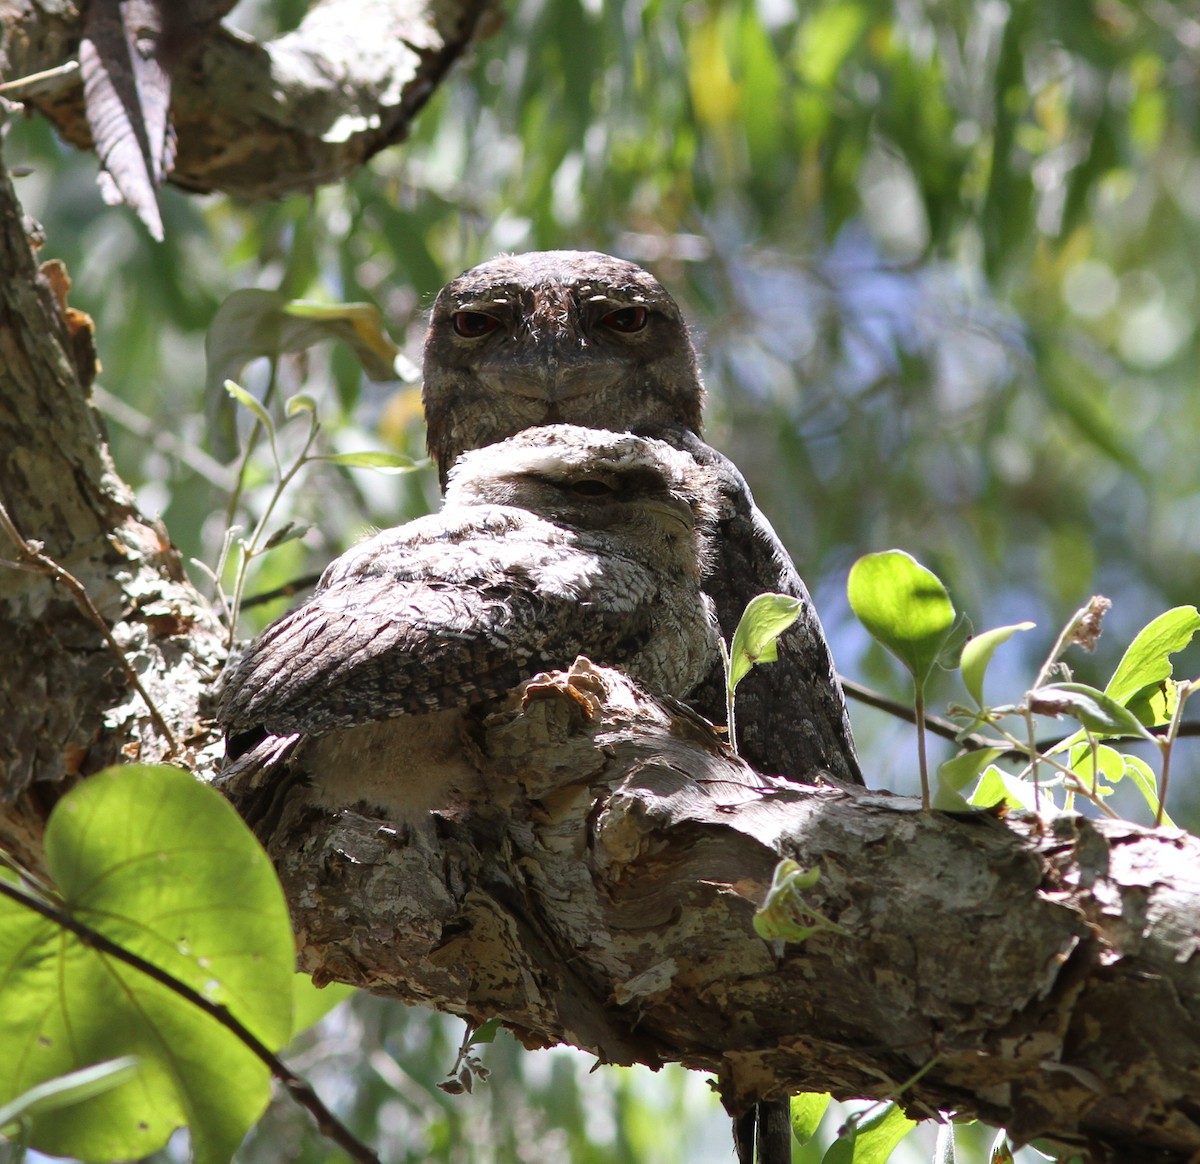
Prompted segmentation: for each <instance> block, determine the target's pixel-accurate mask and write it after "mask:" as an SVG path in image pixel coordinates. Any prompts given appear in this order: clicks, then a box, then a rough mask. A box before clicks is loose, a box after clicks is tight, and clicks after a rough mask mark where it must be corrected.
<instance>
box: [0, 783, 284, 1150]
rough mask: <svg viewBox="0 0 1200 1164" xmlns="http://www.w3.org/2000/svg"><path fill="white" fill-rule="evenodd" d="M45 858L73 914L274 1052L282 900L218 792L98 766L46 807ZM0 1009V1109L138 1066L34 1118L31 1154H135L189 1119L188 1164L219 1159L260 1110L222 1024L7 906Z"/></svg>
mask: <svg viewBox="0 0 1200 1164" xmlns="http://www.w3.org/2000/svg"><path fill="white" fill-rule="evenodd" d="M46 861H47V867H48V869H49V872H50V875H51V877H52V878H53V881H54V883H55V884H56V886H57V889H58V891H59V892H60V893H61V895H62V901H63V908H64V909H66V910H67V911H68V912H69V913H70V914H71V915H72V916H74V917H75V918H77V919H78V920H79V921H80V922H83V923H84V924H86V925H88V926H90V927H92V928H93V929H95V930H97V931H99V932H101V933H103V934H104V935H106V936H107V937H108V938H110V939H112V940H113V941H114V942H117V943H118V944H120V945H121V946H123V947H124V948H126V949H128V950H130V951H131V952H133V953H136V954H138V955H140V956H141V957H143V958H145V959H146V960H147V961H149V962H151V963H153V964H154V965H155V966H157V967H159V968H160V969H161V970H163V971H164V972H166V973H167V974H169V975H171V976H172V977H174V978H176V979H178V980H179V981H181V982H184V983H186V984H187V985H189V986H191V987H192V988H193V989H195V990H196V991H197V992H199V993H200V994H202V995H203V996H204V997H205V998H207V999H208V1000H209V1001H211V1002H213V1003H215V1004H219V1005H223V1006H225V1007H227V1008H228V1009H229V1010H230V1011H231V1012H232V1013H233V1014H234V1015H235V1016H236V1017H238V1018H239V1019H241V1021H242V1022H243V1023H245V1024H246V1026H247V1027H249V1029H250V1030H251V1031H253V1032H254V1033H255V1034H256V1035H257V1037H258V1038H260V1039H261V1040H262V1041H263V1042H265V1043H266V1044H267V1045H268V1046H272V1047H278V1046H281V1045H282V1044H283V1043H284V1042H285V1041H286V1039H287V1037H288V1035H289V1033H290V1028H291V1000H292V988H291V978H292V974H293V959H294V947H293V940H292V934H291V926H290V923H289V921H288V913H287V907H286V905H285V903H284V900H283V894H282V891H281V889H280V887H279V882H278V880H277V879H276V877H275V873H274V870H273V869H272V867H271V863H270V861H269V859H268V858H267V855H266V854H265V853H264V852H263V850H262V848H261V846H260V845H259V844H258V842H257V841H256V840H255V839H254V837H253V836H252V835H251V833H250V831H249V830H248V829H247V828H246V826H245V825H244V824H243V823H242V821H241V819H240V818H239V817H238V815H237V813H236V812H235V811H234V810H233V808H232V806H231V805H230V804H229V803H228V802H227V801H226V800H225V799H224V798H223V797H222V796H220V794H218V793H217V792H215V791H214V790H213V789H211V788H209V787H207V786H206V785H203V784H201V783H199V782H198V781H197V780H195V779H194V778H193V777H191V776H189V775H187V774H186V773H184V772H182V771H180V770H179V769H176V768H167V767H151V766H145V765H126V766H124V767H119V768H110V769H106V770H105V771H103V772H100V773H98V774H97V775H95V776H91V777H89V778H88V779H87V780H85V781H83V782H82V783H81V784H79V785H78V786H77V787H75V788H74V789H72V790H71V791H70V792H69V793H67V795H66V796H64V797H63V799H62V800H61V801H60V802H59V803H58V805H57V806H56V807H55V809H54V812H53V813H52V814H51V817H50V822H49V826H48V828H47V831H46ZM0 1010H2V1011H3V1013H4V1016H5V1020H4V1039H5V1047H6V1054H5V1055H4V1056H0V1101H7V1100H8V1099H10V1098H11V1097H14V1096H16V1095H18V1094H20V1093H21V1092H23V1091H25V1090H27V1089H28V1088H29V1087H31V1086H34V1085H36V1084H38V1083H41V1082H44V1081H46V1080H49V1079H53V1078H56V1077H58V1076H61V1075H64V1074H66V1073H67V1072H70V1071H76V1070H79V1069H81V1068H86V1067H89V1066H92V1065H94V1064H96V1063H99V1062H103V1061H105V1060H110V1059H113V1058H116V1057H120V1056H125V1055H132V1056H135V1057H136V1058H137V1059H138V1070H137V1071H136V1073H135V1075H134V1077H133V1078H132V1079H131V1080H129V1081H127V1082H124V1083H122V1084H121V1085H120V1086H119V1087H117V1088H115V1089H114V1090H112V1091H109V1092H107V1093H106V1094H104V1095H103V1096H101V1097H99V1098H93V1099H85V1100H82V1101H81V1102H79V1103H75V1104H72V1105H71V1106H70V1107H68V1108H65V1109H63V1110H61V1111H57V1112H55V1113H54V1115H53V1117H52V1118H48V1117H47V1118H43V1117H41V1116H35V1117H34V1118H33V1119H32V1121H31V1124H32V1127H31V1134H30V1139H29V1142H30V1143H31V1144H32V1145H33V1146H34V1147H37V1148H38V1149H39V1150H41V1151H45V1152H50V1153H53V1154H58V1155H73V1156H80V1157H84V1158H86V1159H89V1160H114V1159H129V1158H140V1157H142V1156H145V1155H147V1154H149V1153H150V1152H152V1151H154V1150H156V1149H157V1148H158V1147H160V1146H161V1145H162V1144H163V1143H165V1141H166V1139H167V1137H169V1136H170V1134H171V1132H172V1131H173V1130H174V1129H175V1128H177V1127H180V1126H183V1125H187V1126H189V1127H190V1128H191V1131H192V1145H193V1152H194V1155H195V1159H196V1161H197V1164H224V1162H225V1161H227V1160H228V1159H229V1156H230V1154H231V1153H232V1151H233V1149H234V1148H235V1147H236V1146H237V1144H238V1142H239V1141H240V1140H241V1138H242V1137H243V1136H244V1135H245V1133H246V1130H247V1129H248V1128H249V1127H250V1125H251V1124H252V1123H253V1122H254V1121H255V1120H256V1119H257V1118H258V1116H259V1115H260V1114H261V1112H262V1110H263V1108H264V1107H265V1105H266V1102H267V1099H268V1096H269V1076H268V1072H267V1069H266V1067H265V1066H264V1065H263V1064H262V1063H261V1062H260V1061H259V1059H258V1058H257V1057H256V1056H255V1055H254V1054H252V1053H251V1052H250V1051H249V1050H248V1049H247V1048H246V1047H245V1046H244V1045H243V1044H242V1043H241V1042H240V1041H239V1040H238V1039H237V1038H236V1037H235V1036H234V1035H233V1034H232V1033H231V1032H229V1031H228V1030H227V1029H226V1028H225V1027H223V1026H222V1025H220V1024H219V1023H217V1022H216V1021H215V1020H214V1019H212V1018H210V1017H209V1016H208V1015H206V1014H204V1013H203V1012H202V1011H200V1010H199V1009H198V1008H196V1007H195V1006H194V1005H192V1004H191V1003H189V1002H188V1001H186V1000H185V999H183V998H181V997H180V996H179V995H178V994H176V993H174V992H173V991H171V990H170V989H168V988H167V986H165V985H163V984H161V983H159V982H157V981H155V980H154V979H152V978H150V977H149V976H147V975H146V974H143V973H142V972H141V971H138V970H136V969H134V968H132V967H130V966H127V965H126V964H124V963H123V962H120V961H118V960H116V959H115V958H114V957H113V956H112V955H110V954H106V953H102V952H101V951H99V950H96V949H92V948H90V947H88V946H85V945H83V944H82V943H81V942H80V941H78V940H77V939H76V938H75V937H73V936H72V935H70V934H69V933H66V932H64V931H62V930H60V929H59V928H58V927H57V926H56V925H54V924H53V923H52V922H51V921H49V920H47V919H45V918H43V917H41V916H40V915H38V914H35V913H32V912H31V911H29V910H27V909H25V908H24V907H22V906H20V905H19V904H17V903H15V902H12V901H10V900H9V899H7V898H5V899H2V900H0Z"/></svg>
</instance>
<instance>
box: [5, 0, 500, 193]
mask: <svg viewBox="0 0 1200 1164" xmlns="http://www.w3.org/2000/svg"><path fill="white" fill-rule="evenodd" d="M171 2H172V3H173V4H179V3H181V0H171ZM10 7H12V8H14V9H15V10H14V11H13V12H12V14H11V15H7V14H6V17H5V20H4V22H3V26H2V27H0V76H3V77H4V79H6V80H10V81H11V80H17V79H20V78H22V77H24V76H26V75H27V74H33V73H40V72H44V71H45V70H47V69H52V68H54V67H55V66H58V65H62V64H64V63H65V62H66V61H67V60H68V59H69V58H71V57H73V56H74V55H75V54H76V53H77V52H78V45H79V40H80V36H81V32H82V18H81V12H82V11H83V10H84V8H85V6H84V5H83V4H77V5H74V6H72V5H66V4H56V5H49V4H44V3H41V2H39V0H14V3H13V4H12V5H10ZM498 20H499V5H498V3H497V0H323V2H318V3H314V4H312V5H311V7H310V10H309V12H308V14H307V15H306V16H305V18H304V20H303V21H302V22H301V24H300V26H299V27H298V28H296V29H295V30H294V31H293V32H289V33H287V34H285V35H283V36H280V37H278V38H277V39H275V40H273V41H270V42H268V43H266V44H258V43H257V42H255V41H254V40H252V39H251V38H249V37H247V36H245V35H244V34H242V33H238V32H234V31H232V30H229V29H227V28H225V27H223V26H216V27H215V28H211V29H207V30H205V31H204V32H203V35H202V36H201V37H200V39H199V40H198V41H197V42H196V43H195V44H193V45H190V46H188V47H187V48H186V50H185V51H184V52H183V54H182V55H181V56H180V57H179V59H177V60H173V61H171V62H170V66H171V67H170V73H171V119H172V121H173V123H174V126H175V132H176V135H177V137H178V153H177V156H176V158H175V164H174V170H173V171H172V173H171V174H170V176H169V180H170V181H171V182H173V183H174V184H175V185H178V186H181V187H183V188H184V189H187V190H193V191H201V192H209V191H212V190H221V191H224V192H225V193H228V194H235V195H237V196H239V197H243V198H252V199H264V198H278V197H280V196H282V195H284V194H290V193H296V192H308V191H311V190H312V189H314V188H315V187H317V186H320V185H324V184H326V183H329V182H335V181H337V180H339V179H340V178H344V177H346V176H347V175H348V174H350V173H353V172H354V171H355V170H356V169H358V167H360V166H361V165H362V164H363V163H364V162H366V161H367V160H368V159H369V158H371V157H373V156H374V155H375V154H376V153H378V152H379V151H380V150H382V149H385V148H387V147H388V146H391V145H395V144H396V143H397V142H400V141H403V140H404V138H405V137H407V135H408V131H409V127H410V125H411V124H412V121H413V118H415V117H416V115H417V114H418V113H419V112H420V110H421V109H422V108H423V107H424V105H425V103H426V102H427V101H428V100H429V98H430V97H431V96H432V94H433V93H434V92H435V91H436V89H437V86H438V84H439V83H440V82H441V80H442V78H443V77H444V76H445V74H446V73H447V71H448V70H449V69H450V67H451V66H452V65H453V64H454V62H455V61H457V60H458V59H459V58H460V57H462V56H463V55H464V54H465V53H466V52H467V51H468V49H469V47H470V45H471V44H472V43H473V42H474V41H475V40H476V39H478V38H479V37H481V36H485V35H487V34H488V32H489V31H490V30H491V29H492V28H494V27H496V26H497V23H498ZM347 30H353V35H347ZM17 95H18V96H20V97H21V99H22V100H24V101H26V102H27V103H28V104H30V105H31V106H33V107H35V108H36V109H38V110H39V111H40V112H41V113H43V114H44V115H45V116H46V117H48V118H49V119H50V120H51V121H52V122H54V124H55V127H56V128H57V129H58V132H59V133H60V134H62V136H63V137H64V138H66V139H67V140H68V141H69V142H71V143H72V144H73V145H75V146H78V147H79V148H80V149H88V150H90V149H91V148H92V135H91V131H90V130H89V128H88V123H87V118H86V116H85V113H84V107H83V91H82V85H81V83H80V80H79V78H78V76H76V75H68V76H65V77H57V78H55V77H49V78H45V79H43V80H42V82H41V83H40V84H39V85H37V86H34V87H33V88H32V89H28V88H27V89H24V90H18V91H17Z"/></svg>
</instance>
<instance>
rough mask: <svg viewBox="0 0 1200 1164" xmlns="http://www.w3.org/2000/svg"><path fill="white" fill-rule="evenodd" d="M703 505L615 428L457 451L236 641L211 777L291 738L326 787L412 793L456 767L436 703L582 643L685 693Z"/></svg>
mask: <svg viewBox="0 0 1200 1164" xmlns="http://www.w3.org/2000/svg"><path fill="white" fill-rule="evenodd" d="M714 509H715V491H714V486H713V483H712V481H711V480H710V478H709V476H708V474H707V473H706V472H705V471H704V470H703V469H701V468H700V467H699V466H697V465H696V463H695V462H694V461H693V460H692V459H691V458H689V457H688V456H686V455H685V454H683V453H681V452H679V451H678V450H676V449H674V448H671V447H670V446H669V445H666V444H664V443H662V442H659V441H651V440H645V439H642V438H639V437H635V436H631V435H630V434H628V433H621V434H618V433H611V432H604V431H599V430H595V429H581V428H576V427H573V426H569V425H556V426H552V427H548V428H539V429H532V430H529V431H526V432H522V433H521V434H520V435H518V436H516V437H514V438H513V439H511V440H507V441H504V442H503V443H500V444H497V445H493V446H490V447H487V448H484V449H480V450H476V451H474V452H470V453H467V454H466V455H464V456H463V457H462V458H461V460H460V461H459V462H458V464H457V465H456V466H455V468H454V469H453V470H452V471H451V473H450V481H449V487H448V489H447V492H446V501H445V506H444V508H443V509H442V511H441V512H440V513H437V514H432V515H430V516H428V517H422V518H418V519H417V520H416V521H412V522H409V523H408V524H407V525H403V526H399V527H397V528H395V529H390V530H385V531H384V532H382V533H380V534H377V535H376V536H374V537H372V538H369V539H368V540H367V541H365V542H363V543H362V544H360V545H358V546H356V547H355V548H354V549H352V550H350V551H349V552H348V553H346V554H343V555H342V556H341V557H340V558H338V559H337V560H336V561H335V562H333V563H332V565H330V566H329V568H328V569H327V570H326V571H325V573H324V575H323V576H322V578H321V581H320V583H319V585H318V587H317V589H316V591H315V592H314V593H313V595H312V596H311V597H310V598H309V600H308V601H307V602H305V603H304V604H303V605H302V606H300V607H299V608H297V609H296V610H293V611H291V612H290V613H288V614H286V615H284V616H283V617H282V618H280V619H279V620H278V621H276V622H275V623H273V624H272V625H271V626H269V627H268V628H267V629H266V630H265V631H264V632H263V633H262V634H261V635H260V636H259V637H258V638H257V639H256V640H255V641H254V642H253V643H252V644H251V646H250V647H249V649H248V651H247V653H246V655H245V656H244V657H243V659H242V660H241V661H240V663H239V664H238V665H237V666H236V667H235V669H234V670H233V672H232V674H231V675H230V677H229V678H228V680H227V682H226V684H225V686H224V689H223V692H222V695H221V699H220V704H219V710H218V718H219V719H220V721H221V723H222V725H223V727H224V728H225V731H226V734H227V738H228V744H229V752H230V756H231V758H233V759H234V760H235V763H234V765H233V767H232V768H230V769H229V770H228V772H227V773H226V777H225V781H226V783H228V782H229V781H230V780H235V781H236V780H238V779H241V778H244V777H245V776H246V775H247V773H249V776H250V783H251V785H253V784H254V783H255V780H256V778H257V774H258V773H260V772H261V771H263V770H264V769H266V768H270V767H272V766H273V765H275V764H276V763H277V762H278V761H279V760H280V759H282V758H283V757H284V756H290V758H291V761H292V763H293V766H296V767H300V768H302V769H304V770H305V772H306V774H307V775H308V776H309V777H310V778H312V780H313V781H314V783H315V784H316V785H317V786H318V788H319V789H321V790H323V795H324V796H325V797H326V798H327V799H329V800H333V801H338V800H341V801H342V802H346V801H347V800H350V801H352V800H354V799H366V800H369V801H373V802H374V803H379V804H385V805H390V806H395V805H399V806H400V807H401V808H410V809H414V808H415V809H427V808H429V807H432V806H434V805H436V803H437V802H438V797H439V789H441V788H443V787H444V786H445V781H446V780H450V781H451V782H452V783H453V782H454V781H455V780H458V784H457V785H456V787H458V788H459V789H460V790H461V789H462V788H463V787H464V786H465V785H464V783H463V781H464V780H465V781H467V783H469V776H468V775H464V773H463V772H462V771H461V767H462V760H461V756H459V757H457V758H456V757H455V756H454V755H453V753H454V752H455V750H456V749H455V747H454V741H455V740H456V738H457V733H458V731H459V730H460V727H461V714H456V715H451V716H447V715H445V714H444V713H449V712H454V713H461V712H462V711H463V710H464V709H466V708H469V707H472V706H474V705H476V704H479V703H481V702H482V701H484V700H487V699H489V698H492V697H494V696H497V695H501V694H503V693H504V692H506V691H508V690H509V689H511V688H512V687H514V686H516V685H517V684H518V683H520V682H521V681H522V680H524V679H527V678H529V677H530V676H531V675H533V674H535V673H537V672H538V671H542V670H547V669H551V668H560V667H566V666H568V665H569V664H570V663H572V662H573V661H574V659H575V657H576V656H577V655H580V654H583V655H587V656H588V657H589V658H590V659H592V661H593V662H596V663H615V664H620V665H621V666H622V667H623V668H624V669H625V670H626V671H627V672H628V673H629V674H631V675H632V676H633V677H634V678H636V679H638V680H639V681H641V682H642V683H643V684H645V685H646V686H647V687H649V688H650V689H651V690H653V691H656V692H660V693H666V694H678V695H681V696H682V695H685V694H686V693H687V692H688V691H690V690H691V689H692V688H693V687H694V686H696V684H697V683H698V682H700V680H701V679H702V678H703V677H704V676H705V675H706V674H707V672H708V671H709V669H710V666H711V663H712V660H713V658H715V657H718V651H719V648H718V646H717V637H716V636H717V632H716V626H715V620H714V618H713V615H712V612H711V608H710V606H709V604H708V602H707V600H706V599H703V597H702V595H701V593H700V572H701V569H702V565H703V561H704V539H703V533H702V527H703V525H704V524H705V523H708V522H711V520H712V517H713V513H714ZM385 725H386V726H385ZM421 757H425V761H427V762H425V761H423V760H422V758H421ZM447 765H448V766H449V769H450V770H449V771H443V770H442V769H444V768H446V767H447ZM398 766H399V768H402V769H403V771H399V770H398ZM351 778H353V779H354V780H355V781H358V783H355V784H353V785H352V784H349V783H347V781H348V780H350V779H351ZM351 789H358V793H355V792H354V791H351Z"/></svg>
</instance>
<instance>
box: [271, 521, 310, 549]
mask: <svg viewBox="0 0 1200 1164" xmlns="http://www.w3.org/2000/svg"><path fill="white" fill-rule="evenodd" d="M310 529H312V526H311V525H310V524H309V523H308V522H300V523H296V522H294V521H289V522H288V523H287V525H281V526H280V527H279V528H278V529H277V530H276V531H275V532H274V533H273V534H271V536H270V537H269V538H267V540H266V541H265V542H264V543H263V549H264V550H273V549H274V548H275V547H276V546H281V545H283V543H284V542H294V541H297V540H299V539H300V538H302V537H304V535H305V534H306V533H308V531H309V530H310Z"/></svg>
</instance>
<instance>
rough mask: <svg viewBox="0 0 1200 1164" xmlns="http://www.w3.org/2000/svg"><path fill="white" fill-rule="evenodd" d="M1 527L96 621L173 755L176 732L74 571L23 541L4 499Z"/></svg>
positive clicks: (30, 564) (26, 559)
mask: <svg viewBox="0 0 1200 1164" xmlns="http://www.w3.org/2000/svg"><path fill="white" fill-rule="evenodd" d="M0 529H3V530H4V532H5V533H6V534H8V536H9V539H10V540H11V541H12V543H13V545H14V546H16V547H17V553H18V554H19V555H20V556H21V560H22V562H23V563H24V564H25V566H26V567H27V568H30V569H33V570H36V571H37V572H38V573H41V574H46V575H47V576H48V577H50V578H52V579H53V580H54V581H55V582H59V583H61V584H62V585H63V586H65V587H66V588H67V589H68V590H69V591H70V592H71V597H72V598H74V599H75V604H76V605H77V606H78V607H79V609H80V610H81V611H83V613H84V614H85V615H86V616H87V617H88V618H89V619H90V620H91V621H92V622H93V623H95V625H96V628H97V629H98V630H99V631H100V633H101V634H102V635H103V636H104V641H105V642H106V643H107V644H108V647H109V650H111V651H112V653H113V656H114V657H115V658H116V660H117V663H118V665H119V666H120V668H121V671H122V672H123V673H124V675H125V679H126V681H127V682H128V683H129V684H130V686H131V687H133V689H134V690H135V691H136V692H137V693H138V694H139V695H140V696H141V697H142V699H143V700H144V701H145V704H146V708H147V709H148V710H149V712H150V719H151V720H152V721H153V723H154V726H155V727H156V728H157V729H158V732H159V734H160V735H161V736H162V737H163V739H164V740H166V742H167V755H168V756H174V755H176V754H177V753H178V752H179V745H178V744H177V743H176V742H175V736H174V735H173V734H172V732H171V729H170V728H169V727H167V721H166V720H165V719H163V717H162V715H160V714H159V710H158V708H157V707H156V706H155V705H154V701H153V700H152V699H151V698H150V694H149V692H148V691H147V690H146V689H145V688H144V687H143V686H142V681H141V680H140V679H139V678H138V674H137V672H136V671H135V670H134V669H133V666H132V665H131V664H130V662H129V660H128V659H127V658H126V657H125V651H124V650H123V649H122V647H121V644H120V643H118V642H117V640H116V639H115V638H113V633H112V631H111V630H109V627H108V623H107V622H105V621H104V616H103V615H102V614H101V613H100V612H99V611H98V610H97V609H96V607H95V604H94V603H93V602H92V600H91V598H90V597H89V596H88V592H87V589H86V588H85V587H84V585H83V583H82V582H80V581H79V579H78V578H76V577H75V575H74V574H72V573H70V572H69V571H68V570H64V569H63V568H62V566H60V565H59V564H58V563H57V562H56V561H55V560H54V559H53V558H50V557H48V556H47V555H46V554H43V553H42V550H41V545H40V543H38V542H29V541H26V540H25V538H23V537H22V536H21V532H20V530H18V529H17V527H16V526H15V525H14V524H13V520H12V518H11V517H9V515H8V510H7V509H6V508H5V507H4V503H3V502H0Z"/></svg>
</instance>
